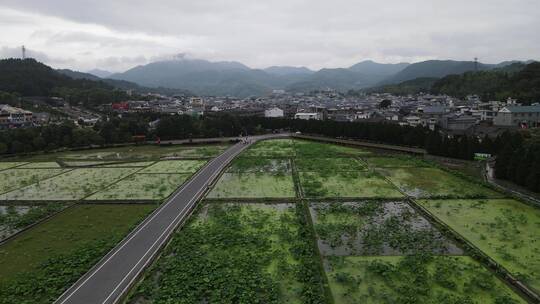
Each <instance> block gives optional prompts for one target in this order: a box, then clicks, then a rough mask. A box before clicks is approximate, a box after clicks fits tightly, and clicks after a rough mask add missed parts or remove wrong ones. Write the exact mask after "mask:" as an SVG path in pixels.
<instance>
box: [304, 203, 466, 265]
mask: <svg viewBox="0 0 540 304" xmlns="http://www.w3.org/2000/svg"><path fill="white" fill-rule="evenodd" d="M310 212H311V216H312V218H313V224H314V228H315V232H316V234H317V236H318V245H319V250H320V252H321V254H323V255H338V256H348V255H404V254H418V253H430V254H431V253H433V254H462V253H463V252H462V251H461V250H460V249H459V248H457V247H456V245H454V244H453V243H452V242H450V241H449V240H447V239H446V238H445V237H443V236H442V235H441V234H440V233H439V232H438V231H437V230H436V229H435V228H433V227H432V226H431V225H430V224H429V222H428V221H427V220H426V219H424V218H423V217H421V216H420V215H418V214H417V213H416V212H415V211H414V209H412V208H411V207H410V206H409V205H408V204H407V203H404V202H399V201H396V202H379V201H362V202H347V203H340V202H332V203H311V204H310Z"/></svg>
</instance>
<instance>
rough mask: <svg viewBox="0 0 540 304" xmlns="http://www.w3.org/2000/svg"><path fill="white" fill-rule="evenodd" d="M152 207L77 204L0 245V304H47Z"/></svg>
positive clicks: (152, 207)
mask: <svg viewBox="0 0 540 304" xmlns="http://www.w3.org/2000/svg"><path fill="white" fill-rule="evenodd" d="M154 207H155V206H153V205H131V206H128V205H78V206H74V207H71V208H69V209H66V210H65V211H64V212H62V213H60V214H58V215H56V216H54V217H53V218H52V219H50V220H48V221H46V222H44V223H42V224H40V225H37V226H35V227H33V228H31V229H29V230H27V231H25V232H22V233H21V234H20V235H19V236H18V237H16V238H14V239H12V240H10V241H8V242H7V243H5V244H3V245H1V246H0V294H1V295H2V297H0V303H6V304H7V303H52V302H53V301H54V300H56V298H57V297H58V296H60V294H61V293H62V292H63V291H64V290H65V289H66V288H67V287H69V286H70V285H71V284H73V283H74V282H75V281H76V280H77V279H78V278H79V277H80V276H81V275H82V274H84V273H85V272H86V271H87V270H88V269H90V267H92V266H93V265H94V264H95V263H96V262H97V261H98V260H99V259H100V258H101V257H102V256H103V255H105V254H106V253H107V252H108V251H109V250H110V249H111V248H112V247H113V246H114V245H115V244H116V243H117V242H118V241H120V240H121V239H122V238H123V237H124V236H125V235H126V234H127V233H128V232H129V231H130V230H131V229H132V228H133V227H134V226H135V225H136V224H137V223H138V222H140V221H141V220H142V219H143V218H144V217H145V216H146V215H147V214H148V213H149V212H151V211H152V210H153V209H154Z"/></svg>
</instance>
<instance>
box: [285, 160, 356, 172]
mask: <svg viewBox="0 0 540 304" xmlns="http://www.w3.org/2000/svg"><path fill="white" fill-rule="evenodd" d="M295 164H296V168H297V170H298V171H301V172H305V171H313V172H321V171H322V172H335V171H342V172H346V171H362V170H365V169H366V167H365V166H364V164H362V163H361V162H360V161H359V160H357V159H355V158H297V159H296V162H295Z"/></svg>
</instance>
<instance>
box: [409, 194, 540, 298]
mask: <svg viewBox="0 0 540 304" xmlns="http://www.w3.org/2000/svg"><path fill="white" fill-rule="evenodd" d="M420 204H421V205H422V206H424V207H426V208H427V209H428V210H429V211H430V212H431V213H432V214H434V215H435V216H437V217H438V218H439V219H441V220H442V221H443V222H445V223H446V224H448V225H449V226H450V227H452V228H453V229H454V230H456V231H457V232H458V233H459V234H460V235H462V236H463V237H465V238H466V239H467V240H469V241H470V242H471V243H473V244H474V245H475V246H477V247H478V248H480V250H482V251H483V252H485V253H486V254H488V255H489V256H491V257H492V258H493V259H494V260H496V261H497V262H498V263H500V264H501V265H502V266H504V267H505V268H506V269H508V270H509V271H510V272H511V273H513V274H514V275H516V276H517V277H518V278H520V279H521V280H523V281H524V282H526V283H528V284H529V285H530V286H532V287H533V288H535V289H536V290H540V259H539V258H538V257H539V256H540V234H539V229H540V210H538V208H534V207H531V206H529V205H526V204H523V203H521V202H518V201H515V200H510V199H483V200H482V199H474V200H422V201H420Z"/></svg>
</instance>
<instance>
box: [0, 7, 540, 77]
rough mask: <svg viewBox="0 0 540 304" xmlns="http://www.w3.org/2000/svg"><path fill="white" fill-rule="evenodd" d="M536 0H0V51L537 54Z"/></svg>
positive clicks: (382, 56)
mask: <svg viewBox="0 0 540 304" xmlns="http://www.w3.org/2000/svg"><path fill="white" fill-rule="evenodd" d="M539 30H540V1H539V0H452V1H450V0H368V1H366V0H332V1H322V0H265V1H262V0H154V1H149V0H84V1H83V0H0V58H5V57H19V56H20V46H21V45H23V44H24V45H25V46H26V47H27V48H28V49H29V54H30V55H31V56H32V57H35V58H37V59H39V60H41V61H44V62H45V63H47V64H50V65H52V66H54V67H61V68H72V69H78V70H83V71H86V70H89V69H93V68H100V69H105V70H109V71H123V70H126V69H128V68H130V67H133V66H135V65H139V64H145V63H148V62H151V61H155V60H160V59H164V58H169V57H171V56H172V55H174V54H177V53H186V54H188V55H189V56H192V57H195V58H202V59H208V60H213V61H216V60H227V61H233V60H234V61H240V62H242V63H244V64H247V65H248V66H251V67H255V68H264V67H268V66H271V65H293V66H307V67H310V68H313V69H318V68H322V67H347V66H350V65H352V64H354V63H356V62H359V61H362V60H366V59H372V60H375V61H378V62H389V63H390V62H391V63H394V62H403V61H406V62H415V61H421V60H426V59H457V60H473V58H474V57H478V58H479V59H480V61H482V62H486V63H494V62H499V61H503V60H511V59H518V60H525V59H536V60H538V59H540V34H539Z"/></svg>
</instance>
